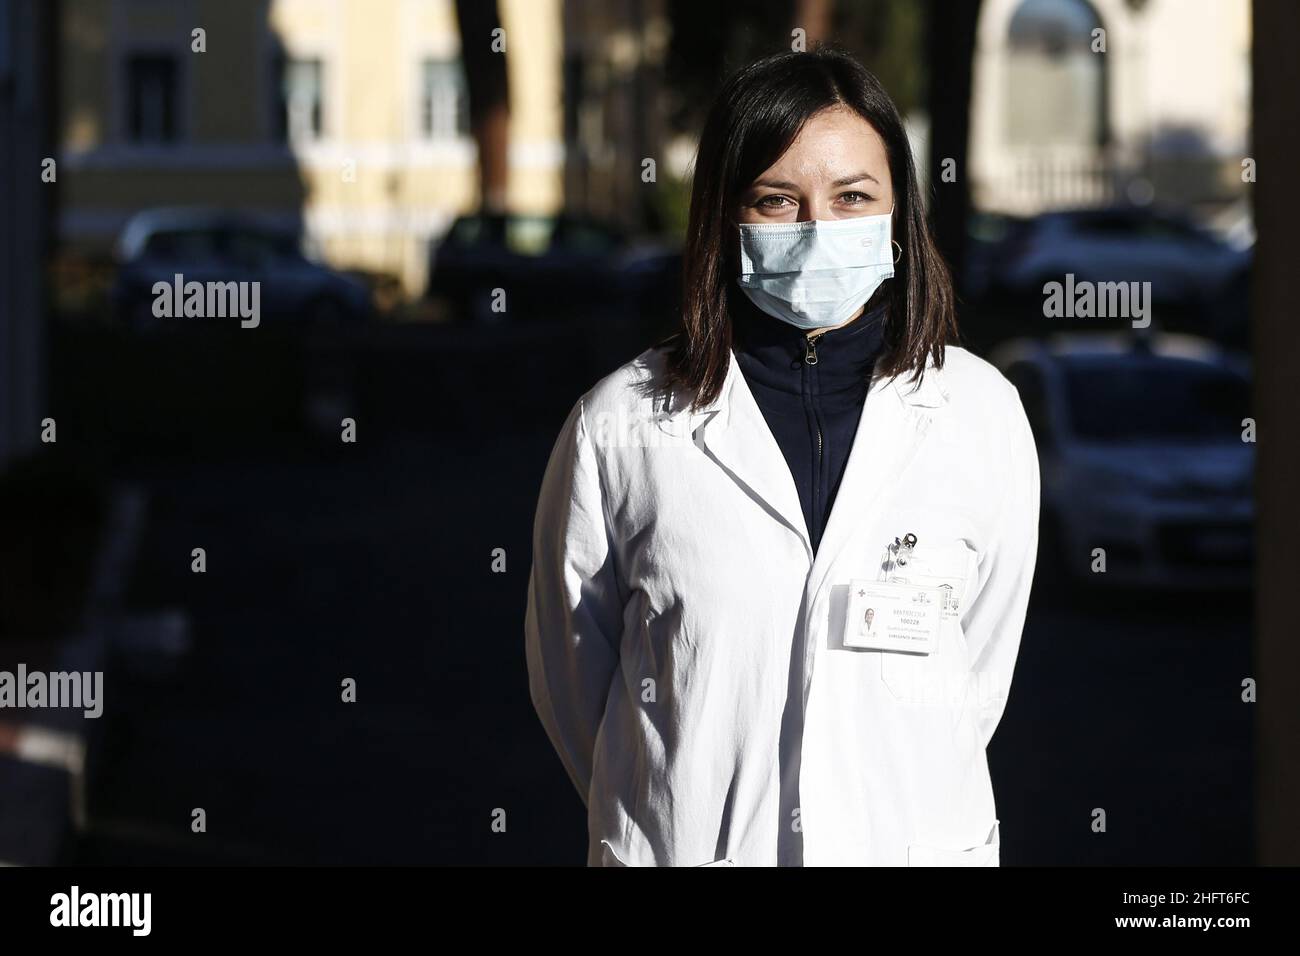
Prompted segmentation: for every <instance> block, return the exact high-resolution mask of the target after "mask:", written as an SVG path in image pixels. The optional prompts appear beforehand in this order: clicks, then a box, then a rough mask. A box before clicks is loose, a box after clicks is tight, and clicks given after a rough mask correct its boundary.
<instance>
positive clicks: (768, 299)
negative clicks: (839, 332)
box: [738, 209, 894, 330]
mask: <svg viewBox="0 0 1300 956" xmlns="http://www.w3.org/2000/svg"><path fill="white" fill-rule="evenodd" d="M892 222H893V210H892V209H891V210H890V211H889V212H887V213H884V214H882V215H878V216H859V217H857V218H856V219H813V220H809V221H808V222H778V223H739V224H738V228H739V230H740V280H739V281H740V287H741V288H742V289H743V290H744V292H745V295H747V296H748V297H749V300H750V301H751V302H753V303H754V305H756V306H758V307H759V308H760V309H762V310H763V311H764V312H766V313H767V314H768V315H770V316H773V317H774V318H777V319H780V320H781V321H783V322H789V323H790V324H791V325H793V326H797V327H798V328H801V329H809V330H811V329H825V328H830V327H831V326H835V325H842V324H843V323H845V322H847V321H848V320H849V318H850V317H851V316H852V315H853V313H854V312H856V311H857V310H858V309H859V308H861V307H862V306H863V305H865V304H866V302H867V300H868V299H870V298H871V296H872V295H873V294H874V293H875V291H876V289H878V288H879V287H880V283H882V282H884V281H885V280H886V279H888V278H890V277H892V276H893V274H894V254H893V251H894V247H893V244H892V241H891V240H892V239H893V236H892Z"/></svg>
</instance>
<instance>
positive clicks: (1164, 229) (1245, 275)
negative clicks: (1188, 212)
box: [966, 206, 1252, 345]
mask: <svg viewBox="0 0 1300 956" xmlns="http://www.w3.org/2000/svg"><path fill="white" fill-rule="evenodd" d="M977 223H978V224H979V226H980V228H979V230H978V231H977V232H976V234H975V235H974V236H973V239H974V241H973V242H972V248H971V254H970V257H969V263H968V267H967V270H966V285H967V289H966V292H967V294H968V296H970V297H971V298H974V299H979V298H989V299H993V300H1014V301H1020V300H1035V301H1041V300H1042V298H1043V286H1044V284H1045V283H1048V282H1062V281H1064V278H1065V276H1066V275H1067V274H1073V275H1074V277H1075V281H1076V282H1079V281H1088V282H1150V283H1151V298H1152V304H1153V305H1154V307H1155V308H1156V309H1157V310H1166V311H1169V310H1176V311H1179V312H1181V313H1183V314H1185V315H1188V316H1190V317H1192V319H1193V320H1194V321H1195V323H1196V324H1197V327H1198V330H1199V331H1201V332H1203V333H1204V334H1206V335H1208V336H1210V337H1212V338H1214V339H1215V340H1216V341H1220V342H1224V343H1228V344H1232V345H1238V344H1240V343H1242V342H1244V336H1245V330H1246V326H1247V316H1248V293H1249V284H1250V281H1249V275H1250V265H1251V259H1252V251H1251V249H1250V248H1248V247H1247V248H1243V247H1241V245H1240V244H1232V243H1229V242H1228V241H1226V240H1224V239H1220V238H1219V237H1217V236H1216V235H1214V234H1213V233H1211V232H1209V231H1208V230H1206V229H1203V228H1201V227H1200V226H1198V225H1197V224H1195V223H1194V222H1193V221H1192V220H1191V219H1189V218H1188V217H1187V216H1185V215H1183V214H1181V213H1179V212H1176V211H1173V210H1164V209H1151V208H1148V207H1137V206H1117V207H1110V208H1102V209H1077V210H1069V211H1061V212H1050V213H1044V214H1043V215H1040V216H1035V217H1032V218H1027V219H1019V218H1014V217H992V218H990V217H984V218H983V219H977Z"/></svg>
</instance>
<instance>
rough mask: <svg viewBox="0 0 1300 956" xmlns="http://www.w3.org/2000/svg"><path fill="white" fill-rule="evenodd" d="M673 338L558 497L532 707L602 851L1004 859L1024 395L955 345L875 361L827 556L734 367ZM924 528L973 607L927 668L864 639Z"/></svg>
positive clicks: (537, 553) (627, 862)
mask: <svg viewBox="0 0 1300 956" xmlns="http://www.w3.org/2000/svg"><path fill="white" fill-rule="evenodd" d="M663 359H664V355H663V352H662V351H661V350H649V351H647V352H645V353H643V354H642V355H640V356H638V357H637V358H636V359H635V360H633V361H632V362H629V363H628V364H626V365H624V366H623V367H622V368H620V369H619V370H618V371H616V372H614V373H613V374H612V375H609V376H608V377H606V378H605V379H603V380H602V381H600V382H599V383H598V384H597V385H596V386H595V387H594V388H592V389H591V390H590V391H589V392H588V393H587V394H586V395H584V396H583V397H582V398H581V399H580V400H579V401H578V402H577V404H576V405H575V406H574V408H573V411H572V412H571V413H570V415H569V417H568V420H567V421H566V422H565V424H564V427H563V430H562V431H561V433H560V437H559V440H558V441H557V443H556V445H555V449H554V451H553V452H552V455H551V459H550V463H549V465H548V466H547V470H546V476H545V479H544V481H543V485H542V491H541V498H540V501H539V504H538V510H537V519H536V525H535V529H534V541H533V548H534V553H533V567H532V575H531V579H530V582H529V590H528V610H527V618H526V623H525V632H526V641H525V643H526V650H527V661H528V670H529V678H530V687H531V696H532V700H533V704H534V706H535V707H536V709H537V713H538V715H539V716H540V718H541V721H542V723H543V725H544V726H545V729H546V732H547V734H548V736H549V737H550V739H551V742H552V743H553V744H554V746H555V749H556V751H557V752H558V754H559V756H560V759H561V761H562V762H563V764H564V767H565V769H566V770H567V771H568V774H569V776H570V778H571V779H572V780H573V783H574V785H575V786H576V787H577V789H578V793H579V794H580V795H581V796H582V798H583V800H584V801H585V803H586V805H587V811H588V835H589V840H590V843H589V848H588V856H587V862H588V864H589V865H612V866H652V865H673V866H698V865H744V866H751V865H776V864H781V865H786V864H799V863H802V864H804V865H827V864H830V865H835V864H850V865H856V864H869V865H897V866H906V865H911V866H918V865H982V866H996V865H998V863H999V855H998V847H999V826H998V818H997V814H996V810H995V805H994V799H993V789H992V784H991V781H990V778H989V770H988V762H987V759H986V757H985V747H986V745H987V744H988V742H989V739H990V738H991V737H992V735H993V731H994V729H995V728H996V727H997V725H998V721H999V719H1000V718H1001V716H1002V712H1003V708H1004V706H1005V704H1006V699H1007V692H1008V689H1009V687H1010V684H1011V674H1012V669H1013V667H1014V665H1015V660H1016V654H1017V650H1018V648H1019V644H1020V636H1021V629H1022V626H1023V624H1024V618H1025V609H1026V604H1027V602H1028V598H1029V590H1030V583H1031V580H1032V578H1033V571H1034V561H1035V555H1036V553H1037V540H1038V533H1037V532H1038V502H1039V475H1038V458H1037V455H1036V452H1035V448H1034V441H1033V437H1032V436H1031V434H1030V430H1029V426H1028V423H1027V421H1026V419H1025V414H1024V410H1023V408H1022V406H1021V403H1020V399H1019V395H1018V393H1017V392H1016V390H1015V389H1014V388H1013V387H1012V386H1011V385H1010V384H1009V383H1008V382H1007V381H1006V380H1005V379H1004V378H1003V377H1002V376H1001V374H999V373H998V372H997V370H995V369H994V368H993V367H992V366H991V365H989V364H988V363H987V362H985V361H983V360H982V359H979V358H977V357H976V356H974V355H972V354H971V353H969V352H967V351H966V350H964V349H961V348H957V347H949V348H948V349H947V353H946V358H945V362H944V366H943V368H942V369H936V368H935V367H934V366H933V365H932V364H931V365H930V366H929V367H928V368H927V371H926V374H925V377H924V379H923V381H922V383H921V385H920V386H919V387H915V386H914V385H913V384H912V383H910V382H909V381H908V380H907V379H908V376H899V377H894V378H886V377H883V376H877V377H876V379H875V380H874V381H873V382H872V384H871V388H870V390H869V393H868V396H867V399H866V403H865V405H864V408H863V413H862V418H861V421H860V424H859V427H858V431H857V437H856V439H855V441H854V445H853V448H852V450H851V453H850V455H849V458H848V462H847V464H846V466H845V472H844V477H843V479H842V481H841V484H840V487H839V491H838V494H837V497H836V500H835V504H834V508H833V510H832V513H831V515H830V518H829V522H828V525H827V528H826V532H825V535H824V537H823V539H822V541H821V544H820V546H819V548H818V551H817V554H816V558H815V559H814V557H813V554H812V550H811V547H810V545H809V540H808V535H807V531H806V528H805V523H804V520H803V512H802V510H801V508H800V504H799V499H798V492H797V490H796V488H795V484H794V480H793V478H792V477H791V475H790V471H789V468H788V466H787V465H786V461H785V458H784V456H783V455H782V453H781V450H780V448H779V447H778V445H777V443H776V440H775V438H774V437H773V436H772V434H771V432H770V430H769V429H768V427H767V425H766V422H765V421H764V419H763V416H762V413H761V411H760V410H759V408H758V406H757V404H756V403H755V401H754V398H753V396H752V394H751V393H750V391H749V388H748V385H747V384H746V382H745V379H744V376H743V375H742V374H741V372H740V369H739V366H738V365H737V364H736V360H735V357H734V356H733V357H732V360H731V368H730V371H729V373H728V376H727V379H726V383H725V385H724V387H723V389H722V392H721V394H720V396H719V398H718V400H717V401H716V402H714V403H713V404H712V405H710V406H708V407H707V408H704V409H700V410H697V411H694V412H689V411H687V410H684V409H681V408H673V407H671V404H670V403H665V401H664V396H663V395H662V394H660V393H658V390H655V389H653V387H652V386H653V383H654V382H656V381H657V380H658V375H659V372H660V370H661V369H662V367H663ZM908 533H912V534H915V535H916V536H917V543H916V546H915V549H914V551H913V558H912V561H911V563H910V566H911V568H912V571H913V572H914V573H919V574H926V575H929V576H930V578H931V580H933V579H934V578H936V577H939V578H942V579H943V580H944V582H945V583H949V584H951V585H952V587H953V588H954V592H955V593H957V594H959V595H960V598H959V600H960V604H959V607H960V618H959V620H956V619H954V620H950V621H947V622H945V623H944V624H943V626H942V627H941V630H940V635H939V644H938V648H937V650H936V651H935V652H934V653H932V654H930V655H929V656H919V655H910V654H902V653H897V652H885V651H878V650H861V649H857V648H853V647H846V646H845V644H844V641H843V635H844V626H845V622H844V616H845V613H846V598H847V593H848V585H849V581H850V580H854V579H868V580H877V579H878V578H879V577H880V576H881V573H882V567H881V559H882V557H883V555H884V553H885V549H886V546H887V544H888V543H889V542H892V541H893V540H894V538H896V537H902V536H903V535H905V534H908Z"/></svg>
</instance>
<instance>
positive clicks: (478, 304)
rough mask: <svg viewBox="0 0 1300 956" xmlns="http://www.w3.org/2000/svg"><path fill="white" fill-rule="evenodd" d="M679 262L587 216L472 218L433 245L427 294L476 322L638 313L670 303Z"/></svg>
mask: <svg viewBox="0 0 1300 956" xmlns="http://www.w3.org/2000/svg"><path fill="white" fill-rule="evenodd" d="M680 265H681V255H680V253H678V252H676V251H675V250H672V249H670V248H668V247H667V246H664V245H661V244H659V243H655V242H645V241H636V240H633V239H632V238H631V237H629V236H628V235H627V234H626V233H624V232H623V231H622V230H620V229H619V228H618V227H616V226H613V225H610V224H608V223H602V222H598V221H596V220H593V219H586V218H581V217H575V216H569V215H560V216H541V215H521V214H501V215H497V214H484V213H478V214H474V215H468V216H461V217H459V218H458V219H456V220H455V221H454V222H453V223H452V225H451V228H449V229H448V230H447V233H446V235H445V236H444V237H443V238H442V239H441V241H439V242H438V243H436V244H435V245H434V247H433V249H432V252H431V261H430V267H429V295H430V296H431V297H433V298H435V299H441V300H443V301H444V302H446V303H447V304H448V305H450V306H451V307H452V309H454V310H455V311H456V312H457V313H458V314H459V315H460V316H461V317H463V318H467V319H469V320H471V321H476V322H496V321H504V320H507V319H514V318H523V319H533V318H538V317H554V318H571V317H574V316H575V315H593V314H595V315H601V314H608V315H612V316H621V317H633V316H643V315H647V314H650V313H651V312H653V311H654V310H663V309H666V308H668V307H669V306H670V303H671V302H673V301H675V297H676V294H677V287H678V282H679V279H678V277H679V275H680ZM498 289H500V290H502V291H503V292H504V297H502V296H499V295H497V293H496V290H498Z"/></svg>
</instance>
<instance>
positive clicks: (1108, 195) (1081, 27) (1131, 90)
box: [970, 0, 1251, 214]
mask: <svg viewBox="0 0 1300 956" xmlns="http://www.w3.org/2000/svg"><path fill="white" fill-rule="evenodd" d="M1097 31H1102V32H1101V33H1098V32H1097ZM1099 37H1100V38H1104V44H1105V46H1104V52H1101V50H1100V48H1099V45H1098V43H1097V39H1098V38H1099ZM1250 45H1251V31H1250V2H1249V0H984V3H983V6H982V8H981V13H980V23H979V29H978V36H977V39H976V50H975V75H974V92H973V96H972V104H971V106H972V116H971V153H970V164H971V178H972V186H973V197H974V202H975V205H976V206H977V207H979V208H983V209H988V210H996V211H1003V212H1012V213H1022V214H1031V213H1035V212H1039V211H1042V210H1044V209H1048V208H1059V207H1064V206H1089V205H1100V204H1106V203H1110V202H1112V201H1132V202H1139V203H1141V202H1147V201H1150V200H1152V199H1160V200H1162V201H1168V202H1175V203H1180V204H1208V205H1213V204H1215V203H1218V202H1224V201H1228V200H1232V199H1234V198H1240V197H1242V196H1243V195H1244V190H1245V186H1244V184H1243V183H1242V181H1241V161H1242V159H1243V158H1244V157H1245V156H1246V150H1247V142H1248V139H1249V123H1250V113H1251V111H1250Z"/></svg>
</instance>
